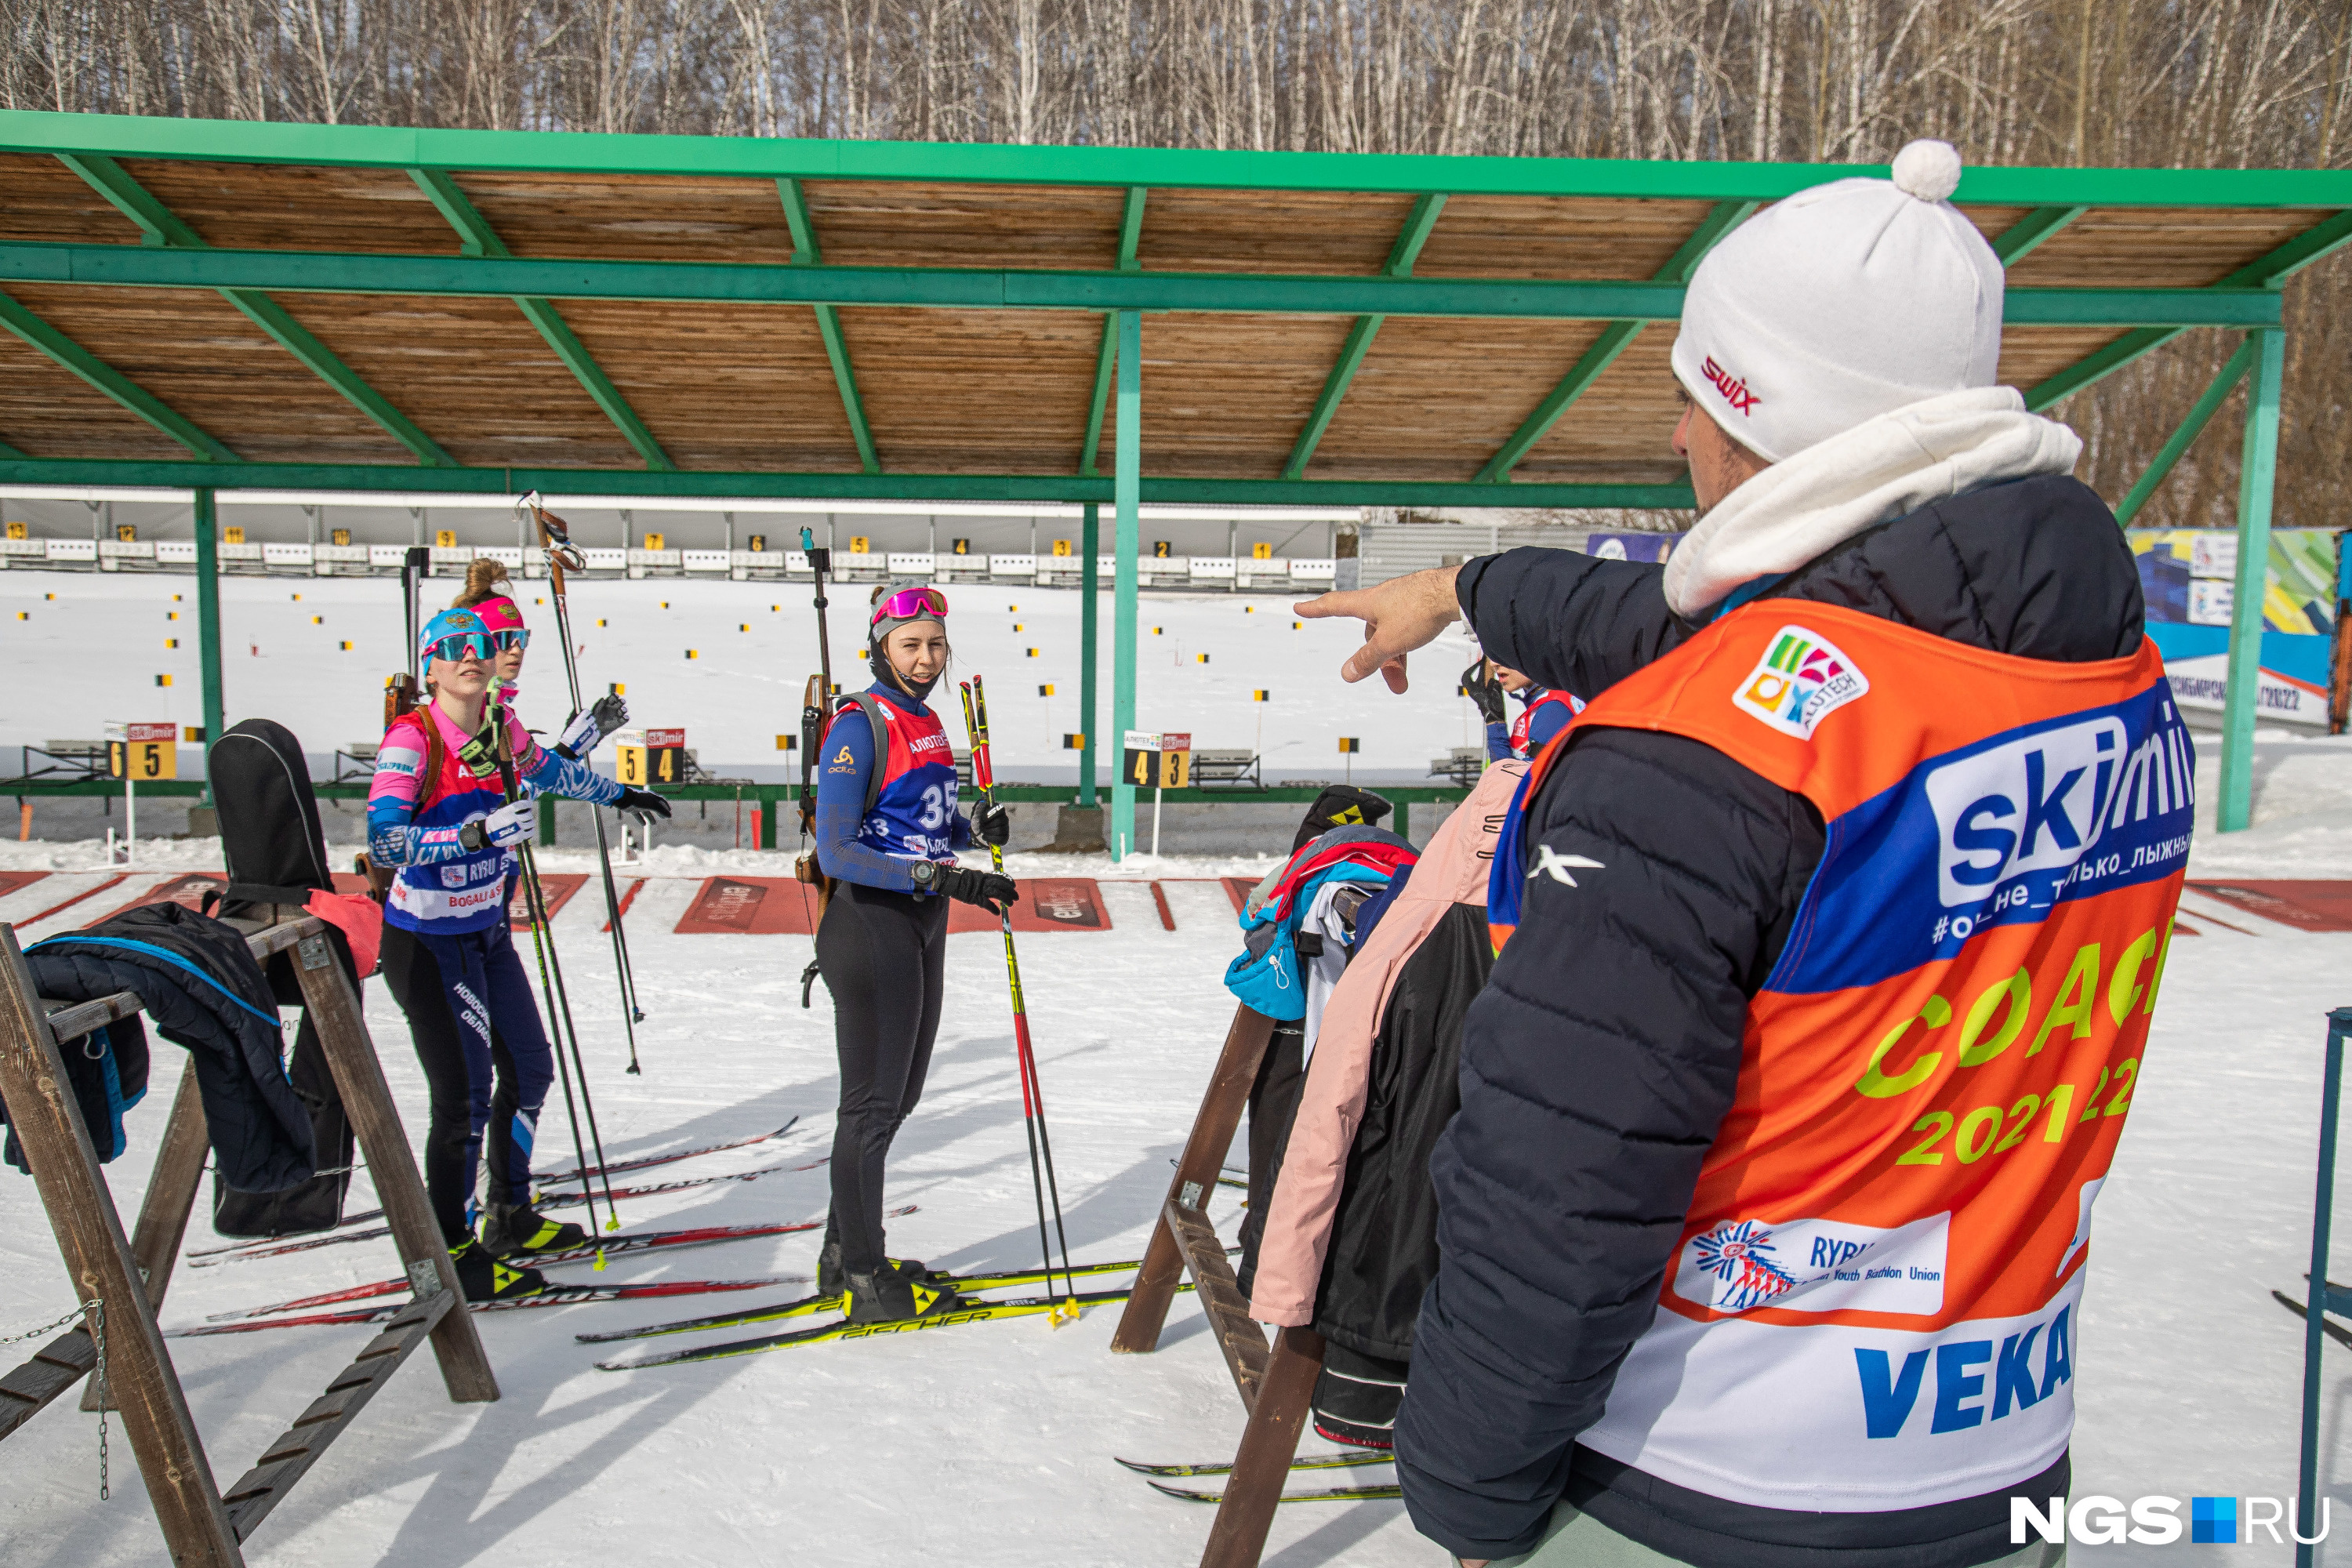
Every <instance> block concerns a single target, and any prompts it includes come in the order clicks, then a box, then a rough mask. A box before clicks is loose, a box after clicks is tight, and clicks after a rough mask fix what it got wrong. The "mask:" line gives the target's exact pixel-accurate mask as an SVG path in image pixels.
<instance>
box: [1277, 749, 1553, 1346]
mask: <svg viewBox="0 0 2352 1568" xmlns="http://www.w3.org/2000/svg"><path fill="white" fill-rule="evenodd" d="M1527 770H1528V764H1527V763H1524V762H1507V763H1496V764H1495V765H1494V766H1493V767H1490V768H1488V769H1487V770H1486V773H1484V774H1483V775H1481V776H1480V778H1479V780H1478V785H1477V787H1476V788H1475V789H1474V790H1472V791H1471V792H1470V795H1469V798H1468V799H1466V800H1465V801H1464V802H1463V803H1462V804H1461V805H1459V806H1458V807H1456V808H1455V809H1454V815H1452V816H1449V817H1447V818H1446V819H1445V821H1444V825H1443V826H1440V827H1439V828H1438V830H1437V832H1436V834H1435V836H1433V837H1432V838H1431V839H1430V841H1429V847H1428V848H1426V849H1424V850H1423V851H1422V856H1421V862H1420V864H1419V865H1417V866H1415V867H1414V868H1412V877H1411V878H1410V879H1408V880H1407V881H1406V883H1405V885H1404V891H1402V893H1399V894H1398V895H1397V898H1396V901H1395V903H1393V904H1391V906H1390V907H1389V911H1388V913H1386V914H1385V915H1383V916H1381V922H1380V924H1379V925H1378V926H1376V927H1374V928H1373V931H1372V934H1371V936H1370V939H1369V940H1367V941H1366V942H1365V943H1364V945H1363V947H1362V949H1361V950H1360V951H1359V952H1357V954H1356V956H1355V959H1354V961H1353V962H1352V963H1349V965H1348V972H1347V973H1346V974H1344V975H1342V976H1341V977H1340V979H1339V985H1338V986H1337V987H1336V988H1335V989H1334V990H1333V991H1332V993H1331V1000H1330V1003H1329V1004H1328V1005H1327V1006H1326V1007H1325V1008H1324V1010H1323V1028H1322V1032H1321V1034H1320V1035H1319V1036H1318V1037H1317V1040H1316V1045H1315V1055H1314V1058H1312V1059H1311V1060H1310V1061H1309V1062H1308V1063H1307V1084H1306V1088H1305V1089H1303V1090H1302V1091H1301V1093H1300V1096H1299V1101H1298V1115H1297V1120H1296V1121H1293V1122H1292V1123H1291V1128H1290V1143H1289V1146H1288V1148H1287V1150H1286V1152H1285V1153H1284V1154H1283V1158H1282V1175H1281V1178H1280V1180H1279V1181H1277V1182H1276V1184H1275V1190H1274V1203H1273V1205H1272V1206H1271V1207H1270V1208H1269V1210H1268V1211H1267V1214H1266V1221H1265V1238H1264V1239H1263V1240H1262V1241H1260V1242H1259V1244H1258V1253H1257V1277H1256V1279H1255V1280H1254V1281H1253V1282H1252V1286H1251V1296H1250V1315H1251V1316H1252V1317H1254V1318H1256V1319H1258V1320H1260V1321H1264V1322H1268V1323H1278V1324H1282V1325H1285V1326H1289V1327H1303V1326H1305V1325H1307V1324H1308V1323H1311V1322H1313V1321H1315V1292H1316V1288H1317V1286H1318V1282H1319V1281H1320V1280H1321V1279H1322V1278H1323V1255H1324V1252H1325V1249H1326V1248H1327V1247H1328V1246H1329V1244H1330V1237H1331V1220H1332V1215H1333V1214H1334V1213H1335V1212H1336V1211H1337V1210H1338V1208H1339V1189H1340V1186H1341V1184H1342V1183H1343V1182H1344V1181H1345V1179H1346V1177H1347V1172H1348V1152H1349V1150H1350V1149H1351V1148H1352V1147H1354V1145H1355V1142H1356V1128H1357V1126H1358V1124H1359V1123H1360V1121H1362V1120H1363V1114H1364V1098H1365V1092H1366V1084H1367V1082H1368V1081H1369V1079H1370V1072H1371V1061H1372V1041H1373V1039H1374V1038H1375V1037H1377V1036H1378V1035H1379V1033H1380V1028H1381V1016H1383V1015H1384V1014H1385V1013H1386V1012H1387V1011H1388V1005H1389V995H1390V993H1391V990H1392V989H1393V988H1394V986H1395V984H1396V979H1397V974H1398V973H1399V972H1400V971H1401V970H1402V969H1403V967H1404V964H1405V961H1406V960H1407V959H1409V958H1411V957H1412V954H1413V951H1414V950H1415V949H1416V948H1418V947H1419V946H1420V945H1421V943H1422V942H1423V939H1424V938H1426V937H1427V936H1428V935H1429V933H1430V932H1431V931H1433V930H1434V929H1435V928H1436V926H1437V923H1438V921H1441V920H1443V919H1444V917H1445V912H1446V911H1447V910H1450V909H1452V908H1453V907H1454V905H1456V904H1476V905H1479V906H1481V907H1484V906H1485V904H1486V872H1487V868H1488V867H1489V866H1490V865H1491V864H1492V863H1493V859H1494V853H1495V838H1496V834H1497V833H1498V832H1499V831H1500V830H1501V828H1502V826H1503V814H1504V812H1505V810H1506V809H1507V807H1508V806H1509V805H1510V804H1511V792H1512V791H1513V790H1515V789H1517V787H1518V782H1519V779H1520V777H1521V775H1523V774H1524V773H1526V772H1527Z"/></svg>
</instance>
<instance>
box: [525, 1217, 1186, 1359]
mask: <svg viewBox="0 0 2352 1568" xmlns="http://www.w3.org/2000/svg"><path fill="white" fill-rule="evenodd" d="M893 1212H894V1213H905V1212H909V1211H905V1210H896V1211H893ZM1139 1261H1140V1259H1138V1258H1129V1259H1127V1260H1126V1261H1125V1262H1121V1263H1081V1264H1078V1265H1076V1267H1074V1268H1069V1269H1067V1270H1064V1269H1062V1268H1055V1269H1054V1270H1053V1271H1052V1274H1053V1278H1055V1279H1062V1278H1063V1277H1064V1275H1065V1274H1066V1273H1067V1274H1069V1275H1072V1276H1076V1277H1078V1278H1082V1279H1095V1278H1099V1277H1100V1276H1102V1275H1105V1274H1123V1273H1125V1272H1127V1271H1128V1270H1129V1269H1131V1268H1135V1267H1136V1266H1137V1264H1138V1263H1139ZM1046 1272H1047V1271H1046V1270H1045V1269H1044V1268H1017V1269H1013V1270H1011V1271H1009V1272H1003V1273H994V1274H989V1273H971V1274H943V1275H935V1276H933V1278H934V1279H938V1280H940V1282H942V1283H944V1284H946V1285H948V1286H949V1287H950V1288H952V1289H958V1290H999V1289H1004V1288H1006V1287H1008V1286H1013V1285H1036V1284H1042V1283H1043V1282H1044V1281H1045V1278H1046ZM841 1305H842V1294H841V1292H840V1291H838V1290H835V1291H829V1292H826V1293H824V1294H822V1295H816V1296H803V1297H802V1298H801V1299H800V1300H797V1301H786V1302H783V1303H782V1304H781V1305H779V1306H774V1307H761V1308H755V1309H753V1310H750V1311H747V1312H722V1313H719V1314H718V1315H716V1316H714V1317H709V1318H687V1319H683V1320H681V1321H677V1322H675V1323H649V1324H647V1325H646V1327H644V1328H641V1329H608V1330H604V1331H600V1332H595V1333H585V1334H574V1335H572V1338H574V1339H576V1340H578V1341H579V1342H581V1343H582V1344H603V1343H606V1342H611V1341H614V1340H642V1339H651V1338H654V1337H656V1336H657V1335H661V1334H691V1333H699V1332H702V1331H706V1330H709V1329H733V1328H740V1327H742V1326H743V1325H745V1324H747V1323H764V1322H770V1321H774V1320H776V1319H779V1318H803V1317H814V1315H815V1314H817V1313H819V1312H837V1311H839V1310H841Z"/></svg>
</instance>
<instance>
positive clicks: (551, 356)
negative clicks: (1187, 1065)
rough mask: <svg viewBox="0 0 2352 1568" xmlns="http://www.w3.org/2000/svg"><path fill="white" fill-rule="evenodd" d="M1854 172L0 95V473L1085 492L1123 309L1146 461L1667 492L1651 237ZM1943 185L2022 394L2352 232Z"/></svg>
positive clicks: (2094, 175)
mask: <svg viewBox="0 0 2352 1568" xmlns="http://www.w3.org/2000/svg"><path fill="white" fill-rule="evenodd" d="M1884 173H1885V171H1884V169H1883V167H1871V168H1860V167H1856V168H1847V167H1797V166H1790V165H1771V164H1737V163H1622V162H1612V163H1599V162H1580V161H1573V160H1538V159H1486V158H1475V159H1472V158H1403V157H1391V156H1370V155H1361V156H1360V155H1349V154H1308V153H1197V152H1177V151H1169V150H1160V149H1139V150H1132V149H1131V150H1121V149H1100V148H1017V147H974V146H958V145H946V144H940V145H931V144H908V143H887V142H790V141H761V140H755V139H749V138H734V139H719V138H691V137H676V138H659V137H638V136H596V135H585V134H572V133H531V132H425V131H403V130H397V129H391V128H336V127H321V126H293V125H263V124H253V123H247V122H213V121H175V120H148V119H136V118H129V117H110V116H88V115H58V114H39V113H29V112H20V111H12V112H0V291H5V299H0V326H5V327H6V328H7V329H8V331H7V332H6V333H5V334H0V444H5V449H0V479H7V480H9V481H12V482H18V483H69V484H70V483H115V484H140V483H153V484H172V485H206V486H213V487H216V488H233V487H269V488H274V487H292V488H304V489H383V490H401V491H416V490H434V489H442V490H475V491H504V490H509V489H521V488H526V487H536V488H540V489H547V490H549V491H551V493H561V492H564V491H572V492H575V493H576V492H580V491H590V490H593V491H600V492H611V491H615V490H624V489H625V490H631V491H635V492H637V493H646V494H649V495H654V494H699V495H737V494H740V495H753V494H757V495H803V496H812V497H830V496H840V497H853V496H864V497H874V498H908V499H934V500H950V499H990V500H1049V499H1050V500H1109V499H1110V485H1111V481H1110V479H1109V478H1108V468H1109V456H1110V453H1111V451H1112V449H1113V437H1114V429H1115V422H1116V418H1117V414H1116V400H1115V399H1111V398H1108V397H1105V396H1104V395H1102V393H1103V389H1104V388H1105V386H1106V384H1107V379H1106V378H1107V365H1106V349H1107V347H1108V343H1109V342H1110V341H1111V340H1110V334H1108V332H1107V331H1105V327H1104V322H1105V319H1106V312H1107V311H1108V310H1117V309H1134V310H1141V311H1143V312H1144V313H1143V316H1142V321H1141V341H1142V354H1141V362H1142V397H1141V416H1140V420H1139V429H1140V435H1141V471H1142V476H1143V485H1144V498H1145V499H1146V500H1232V501H1279V500H1297V501H1300V502H1318V503H1320V502H1339V503H1342V504H1351V503H1357V502H1378V501H1389V502H1397V503H1412V502H1414V501H1429V502H1440V503H1444V504H1453V505H1475V504H1480V503H1481V501H1484V502H1486V503H1487V504H1497V505H1515V506H1525V505H1543V504H1562V505H1567V504H1592V505H1630V506H1673V505H1681V504H1687V492H1686V490H1685V489H1684V487H1683V475H1682V470H1681V465H1680V464H1679V463H1678V462H1677V461H1676V460H1675V458H1674V457H1673V455H1672V453H1671V452H1670V451H1669V450H1668V447H1667V443H1668V437H1669V436H1670V433H1671V431H1672V427H1673V425H1674V421H1675V396H1674V388H1673V384H1672V382H1671V379H1670V378H1669V376H1668V374H1667V373H1666V352H1667V350H1668V348H1669V346H1670V345H1671V343H1672V342H1673V333H1674V330H1675V328H1674V321H1673V317H1674V315H1675V313H1676V312H1677V311H1678V310H1679V300H1680V288H1679V284H1680V280H1681V279H1682V277H1684V276H1685V275H1686V274H1687V270H1688V268H1689V267H1690V266H1691V265H1694V264H1695V263H1696V260H1697V258H1698V256H1699V255H1700V254H1702V253H1703V251H1704V249H1705V247H1706V245H1708V244H1710V243H1712V241H1713V240H1714V239H1716V238H1719V237H1720V235H1721V233H1724V232H1728V229H1729V228H1730V227H1731V226H1733V225H1734V224H1736V222H1737V221H1738V219H1740V218H1742V217H1744V216H1747V215H1748V213H1750V212H1752V211H1754V210H1755V208H1756V206H1757V205H1760V204H1762V203H1765V202H1769V201H1770V200H1772V199H1775V198H1776V197H1778V196H1780V195H1786V194H1788V193H1789V192H1790V191H1793V190H1798V189H1801V188H1803V187H1805V186H1807V185H1810V184H1817V183H1819V182H1821V181H1822V180H1826V179H1832V178H1837V177H1840V176H1842V175H1845V174H1884ZM1956 199H1957V200H1958V204H1959V205H1960V207H1961V209H1962V210H1963V211H1964V212H1966V213H1968V214H1969V216H1970V218H1971V219H1972V220H1973V221H1974V222H1975V223H1976V224H1977V225H1978V226H1979V229H1981V230H1982V231H1983V232H1984V233H1985V234H1986V236H1987V237H1989V238H1990V239H1992V240H1993V241H1994V242H1995V245H1996V247H1997V248H2000V249H2002V251H2003V254H2004V256H2005V257H2007V258H2008V259H2009V260H2010V266H2011V272H2010V282H2011V310H2010V315H2011V324H2010V325H2009V326H2008V328H2007V330H2006V333H2005V341H2004V344H2003V353H2002V360H2001V374H2002V377H2003V379H2004V380H2006V381H2009V382H2011V383H2012V384H2017V385H2020V386H2021V387H2024V388H2027V389H2028V390H2029V395H2030V396H2032V398H2033V399H2034V401H2036V403H2037V404H2038V405H2040V404H2047V403H2049V402H2053V401H2055V400H2056V399H2057V398H2059V397H2061V396H2063V395H2067V394H2069V393H2071V392H2073V391H2075V390H2079V389H2080V387H2081V386H2083V385H2086V384H2090V383H2091V381H2093V380H2095V378H2096V376H2097V375H2098V374H2105V373H2107V372H2109V371H2112V370H2113V369H2116V368H2118V367H2120V365H2121V364H2123V363H2129V361H2130V359H2131V358H2133V357H2136V356H2137V353H2144V352H2147V351H2148V350H2150V349H2153V348H2156V347H2158V346H2160V345H2161V344H2162V343H2163V342H2167V341H2168V340H2169V339H2170V338H2172V337H2175V336H2178V335H2179V333H2180V332H2182V331H2198V330H2223V331H2231V330H2245V329H2250V328H2259V327H2263V326H2271V325H2275V324H2276V323H2277V321H2278V320H2279V313H2278V312H2279V306H2278V298H2277V292H2276V290H2277V289H2278V288H2279V287H2280V286H2281V285H2282V284H2283V283H2284V279H2285V278H2286V277H2288V276H2290V275H2291V274H2292V272H2293V271H2294V270H2295V269H2297V268H2300V267H2301V266H2304V265H2307V264H2308V263H2309V262H2310V261H2311V260H2313V259H2315V258H2317V257H2319V256H2321V255H2324V254H2326V252H2327V251H2328V250H2329V249H2332V248H2333V247H2336V246H2337V245H2340V244H2343V243H2344V242H2345V241H2346V240H2347V238H2352V174H2340V173H2326V172H2321V173H2310V172H2276V171H2261V170H2252V171H2161V170H2021V169H1990V168H1983V169H1971V170H1969V173H1968V174H1967V176H1966V177H1965V179H1964V181H1963V184H1962V185H1961V187H1960V190H1959V192H1958V196H1957V198H1956ZM2011 253H2013V254H2011ZM1097 409H1099V410H1100V416H1099V418H1100V422H1099V424H1097V426H1096V427H1095V431H1094V435H1095V437H1096V441H1095V443H1093V444H1091V445H1090V443H1089V441H1088V434H1089V432H1088V423H1089V417H1090V415H1092V414H1093V413H1094V411H1095V410H1097ZM1089 456H1091V457H1092V458H1093V459H1094V461H1093V464H1092V468H1091V469H1090V468H1089V467H1088V463H1087V459H1088V458H1089ZM1286 475H1290V476H1292V477H1289V478H1286V477H1285V476H1286Z"/></svg>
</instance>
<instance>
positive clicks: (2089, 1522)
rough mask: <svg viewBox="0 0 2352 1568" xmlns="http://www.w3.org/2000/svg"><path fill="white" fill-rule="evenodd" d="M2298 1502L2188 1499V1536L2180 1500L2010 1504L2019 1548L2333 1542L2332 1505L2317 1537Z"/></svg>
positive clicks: (2323, 1502) (2324, 1507) (2322, 1505)
mask: <svg viewBox="0 0 2352 1568" xmlns="http://www.w3.org/2000/svg"><path fill="white" fill-rule="evenodd" d="M2180 1501H2181V1500H2180V1499H2179V1498H2177V1497H2139V1498H2134V1499H2132V1500H2131V1501H2130V1502H2128V1503H2126V1502H2125V1501H2124V1500H2123V1499H2121V1498H2112V1497H2082V1498H2076V1499H2075V1500H2074V1501H2073V1502H2072V1503H2069V1502H2068V1501H2067V1500H2065V1499H2064V1498H2063V1497H2053V1498H2052V1499H2050V1500H2049V1503H2048V1506H2047V1507H2043V1506H2042V1505H2041V1504H2038V1503H2036V1502H2035V1501H2034V1500H2032V1498H2021V1497H2011V1499H2010V1500H2009V1542H2010V1544H2011V1545H2012V1546H2024V1545H2027V1544H2029V1543H2031V1542H2036V1541H2041V1542H2048V1543H2050V1544H2052V1545H2053V1546H2054V1545H2060V1544H2063V1543H2064V1542H2069V1541H2071V1542H2074V1543H2075V1544H2076V1545H2078V1546H2121V1545H2122V1544H2123V1543H2124V1542H2131V1543H2133V1544H2134V1545H2136V1546H2170V1545H2172V1544H2174V1543H2176V1542H2179V1541H2180V1540H2181V1539H2182V1538H2183V1536H2184V1535H2185V1536H2186V1537H2187V1539H2188V1541H2189V1543H2190V1544H2192V1545H2200V1546H2203V1545H2212V1546H2247V1545H2252V1543H2253V1542H2254V1540H2255V1539H2256V1537H2255V1532H2256V1531H2261V1532H2262V1533H2263V1535H2265V1536H2267V1537H2268V1538H2269V1539H2270V1542H2271V1543H2272V1544H2273V1545H2275V1546H2284V1545H2286V1544H2288V1543H2289V1542H2293V1543H2294V1544H2295V1545H2298V1546H2315V1545H2317V1544H2318V1543H2319V1542H2323V1541H2325V1540H2326V1539H2327V1527H2328V1523H2329V1518H2328V1515H2329V1508H2328V1503H2329V1500H2328V1499H2326V1498H2321V1499H2320V1500H2319V1518H2318V1521H2317V1533H2316V1534H2313V1535H2305V1534H2304V1533H2303V1528H2302V1515H2301V1513H2300V1511H2299V1510H2297V1509H2296V1507H2295V1504H2296V1503H2297V1502H2298V1501H2299V1499H2296V1498H2291V1497H2289V1498H2275V1497H2250V1498H2244V1499H2239V1498H2234V1497H2193V1498H2190V1499H2189V1521H2188V1525H2187V1528H2186V1529H2185V1530H2184V1529H2183V1527H2182V1524H2181V1519H2180ZM2241 1501H2242V1502H2243V1503H2244V1504H2245V1508H2244V1510H2243V1511H2242V1512H2241V1511H2240V1510H2239V1506H2238V1505H2239V1503H2240V1502H2241Z"/></svg>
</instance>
